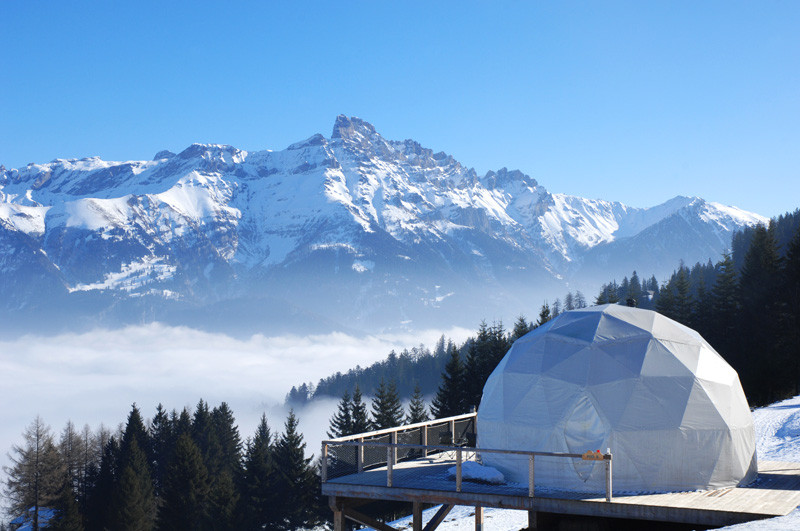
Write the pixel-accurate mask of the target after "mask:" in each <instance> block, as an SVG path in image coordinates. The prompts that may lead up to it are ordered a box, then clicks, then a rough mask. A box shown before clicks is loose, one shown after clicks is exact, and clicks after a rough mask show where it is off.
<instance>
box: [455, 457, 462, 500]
mask: <svg viewBox="0 0 800 531" xmlns="http://www.w3.org/2000/svg"><path fill="white" fill-rule="evenodd" d="M456 492H461V448H459V449H457V450H456Z"/></svg>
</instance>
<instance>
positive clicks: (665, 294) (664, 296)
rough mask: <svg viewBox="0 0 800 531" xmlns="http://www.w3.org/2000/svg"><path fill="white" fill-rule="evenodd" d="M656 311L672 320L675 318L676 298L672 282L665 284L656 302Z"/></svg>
mask: <svg viewBox="0 0 800 531" xmlns="http://www.w3.org/2000/svg"><path fill="white" fill-rule="evenodd" d="M656 311H657V312H658V313H660V314H661V315H663V316H665V317H669V318H670V319H674V318H675V298H674V297H673V295H672V286H671V281H670V282H667V283H666V284H664V287H663V288H661V290H660V291H659V295H658V300H656Z"/></svg>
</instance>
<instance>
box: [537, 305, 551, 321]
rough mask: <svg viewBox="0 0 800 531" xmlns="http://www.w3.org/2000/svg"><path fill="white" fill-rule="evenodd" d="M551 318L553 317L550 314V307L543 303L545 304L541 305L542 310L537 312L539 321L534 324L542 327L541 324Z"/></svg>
mask: <svg viewBox="0 0 800 531" xmlns="http://www.w3.org/2000/svg"><path fill="white" fill-rule="evenodd" d="M552 318H553V316H552V314H551V313H550V305H549V304H547V301H545V303H544V304H542V309H541V310H539V320H538V321H537V322H536V324H538V325H539V326H542V325H543V324H545V323H546V322H547V321H549V320H550V319H552Z"/></svg>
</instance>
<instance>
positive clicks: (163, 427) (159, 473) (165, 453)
mask: <svg viewBox="0 0 800 531" xmlns="http://www.w3.org/2000/svg"><path fill="white" fill-rule="evenodd" d="M173 447H174V441H173V436H172V424H171V423H170V420H169V415H168V414H167V411H166V410H165V409H164V407H163V406H162V405H161V404H158V406H157V407H156V414H155V416H154V417H153V420H152V422H151V423H150V448H151V451H152V458H153V460H152V463H153V493H154V494H155V496H156V497H159V496H161V490H162V488H163V485H164V479H165V478H166V475H167V466H168V465H169V462H170V460H171V457H172V448H173Z"/></svg>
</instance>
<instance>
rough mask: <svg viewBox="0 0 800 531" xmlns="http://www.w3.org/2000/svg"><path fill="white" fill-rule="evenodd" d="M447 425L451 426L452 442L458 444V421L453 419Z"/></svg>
mask: <svg viewBox="0 0 800 531" xmlns="http://www.w3.org/2000/svg"><path fill="white" fill-rule="evenodd" d="M447 427H448V428H450V444H451V445H455V444H456V421H454V420H451V421H449V422H448V423H447Z"/></svg>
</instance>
